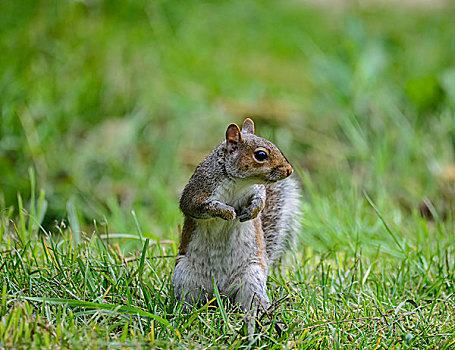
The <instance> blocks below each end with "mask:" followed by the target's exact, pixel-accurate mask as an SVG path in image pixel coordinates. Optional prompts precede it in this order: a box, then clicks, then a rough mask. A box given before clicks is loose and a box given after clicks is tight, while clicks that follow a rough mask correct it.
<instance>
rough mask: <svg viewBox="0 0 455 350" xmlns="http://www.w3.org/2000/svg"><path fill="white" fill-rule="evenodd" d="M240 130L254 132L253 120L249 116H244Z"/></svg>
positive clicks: (245, 132)
mask: <svg viewBox="0 0 455 350" xmlns="http://www.w3.org/2000/svg"><path fill="white" fill-rule="evenodd" d="M242 132H243V133H244V134H254V122H253V120H252V119H250V118H246V119H245V120H244V122H243V125H242Z"/></svg>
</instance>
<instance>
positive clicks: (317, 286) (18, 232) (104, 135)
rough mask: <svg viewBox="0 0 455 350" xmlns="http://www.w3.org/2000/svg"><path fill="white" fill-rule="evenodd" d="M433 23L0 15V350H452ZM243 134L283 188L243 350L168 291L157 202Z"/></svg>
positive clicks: (452, 273)
mask: <svg viewBox="0 0 455 350" xmlns="http://www.w3.org/2000/svg"><path fill="white" fill-rule="evenodd" d="M454 14H455V8H454V6H453V4H452V3H450V2H449V3H448V4H447V5H446V6H445V7H443V8H440V9H431V10H430V9H409V8H400V7H393V8H392V7H387V6H379V5H372V6H371V7H359V6H356V5H354V4H351V5H349V6H346V7H345V8H337V9H328V8H323V7H322V8H318V7H313V6H310V5H307V4H305V3H301V2H297V1H288V2H272V1H264V2H256V1H240V0H239V1H236V0H234V1H229V2H210V1H188V2H180V3H179V4H174V3H172V2H167V1H156V2H150V3H143V2H140V1H134V0H127V1H111V2H109V3H103V2H83V1H79V2H66V1H61V2H52V1H44V0H43V1H37V2H34V3H30V2H27V1H16V2H3V3H1V4H0V49H1V51H2V55H0V110H1V116H0V173H1V176H0V193H1V195H0V210H1V212H0V213H1V214H0V215H1V217H0V219H1V222H0V292H1V293H2V297H1V302H0V348H1V347H4V348H50V347H53V348H93V347H113V348H121V347H141V346H144V347H145V346H152V347H158V348H161V347H163V348H195V347H197V348H198V347H209V346H214V347H233V348H249V347H262V348H282V347H294V346H295V347H298V348H303V349H305V348H307V349H314V348H321V349H327V348H330V349H338V348H362V349H363V348H369V349H390V348H395V349H398V348H419V349H420V348H423V349H425V348H427V349H434V348H439V349H451V348H454V347H455V327H454V324H455V305H454V304H455V302H454V298H453V295H454V288H455V284H454V279H455V267H454V266H455V252H454V238H453V233H454V222H455V221H454V218H455V215H454V214H455V213H454V207H453V203H454V202H455V170H454V169H455V165H454V164H455V154H454V153H455V152H454V151H455V117H454V115H455V114H454V109H455V85H454V81H455V73H454V72H455V71H454V59H453V57H455V46H454V45H453V37H454V35H455V22H454V21H453V17H454ZM244 116H252V117H253V118H254V120H255V121H256V129H257V131H258V133H259V134H260V135H262V136H265V137H268V138H270V139H271V140H273V141H275V142H276V143H277V144H278V145H279V146H280V148H281V149H282V150H283V151H284V153H285V154H286V155H287V157H288V158H289V159H290V160H291V162H292V163H293V165H294V166H295V167H296V168H297V170H298V173H299V176H300V177H301V179H302V187H303V189H304V204H303V208H302V209H303V211H304V213H305V214H304V216H303V217H302V223H303V229H302V232H300V234H299V239H298V246H297V248H296V250H295V251H293V252H290V253H289V254H288V256H287V258H286V259H285V260H284V261H283V262H282V264H280V265H279V266H277V267H276V268H275V269H274V271H273V273H272V274H271V276H270V278H269V291H270V297H271V299H272V300H273V301H275V303H276V309H277V313H279V314H280V318H281V320H283V321H284V322H285V323H286V325H287V331H286V332H285V333H284V334H283V335H282V337H281V338H279V337H278V335H277V333H276V332H275V331H274V329H273V327H272V325H271V324H269V323H270V322H269V321H267V320H262V322H263V323H264V328H263V330H262V332H261V333H258V334H257V339H256V341H255V342H254V343H249V342H248V340H247V339H246V337H245V336H244V335H243V332H242V329H241V328H242V315H241V313H240V311H239V310H237V309H235V308H234V309H232V308H227V307H226V308H224V307H215V306H214V305H215V301H212V303H210V304H208V305H205V306H204V307H202V308H201V309H199V310H193V311H190V312H189V313H184V312H183V311H182V308H181V305H180V304H179V303H177V302H176V301H175V300H174V297H173V291H172V283H171V275H172V271H173V265H174V258H173V257H174V255H175V253H176V249H177V246H176V242H177V241H178V236H179V224H181V222H182V217H181V214H180V213H179V211H178V193H179V191H180V190H181V189H182V187H183V186H184V185H185V183H186V181H187V180H188V177H189V176H190V175H191V173H192V171H194V167H195V166H196V165H197V164H198V162H200V161H201V160H202V159H203V158H204V156H205V155H206V154H207V153H208V152H209V151H210V150H211V149H212V148H213V147H214V145H216V144H217V143H218V142H219V141H220V139H221V138H222V137H223V134H224V128H225V127H226V126H227V125H228V123H230V122H233V121H235V122H238V123H240V122H241V121H242V119H243V117H244ZM275 314H276V313H275Z"/></svg>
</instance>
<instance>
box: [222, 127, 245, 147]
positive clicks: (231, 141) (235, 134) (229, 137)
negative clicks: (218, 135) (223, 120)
mask: <svg viewBox="0 0 455 350" xmlns="http://www.w3.org/2000/svg"><path fill="white" fill-rule="evenodd" d="M241 141H242V134H241V133H240V129H239V127H238V126H237V124H230V125H229V126H228V128H227V130H226V146H227V150H228V152H229V153H232V152H234V151H236V150H237V148H238V145H239V142H241Z"/></svg>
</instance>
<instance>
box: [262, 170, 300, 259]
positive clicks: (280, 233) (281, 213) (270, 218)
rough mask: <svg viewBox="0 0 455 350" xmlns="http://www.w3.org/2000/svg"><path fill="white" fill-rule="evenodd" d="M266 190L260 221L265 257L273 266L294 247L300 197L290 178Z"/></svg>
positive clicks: (297, 229)
mask: <svg viewBox="0 0 455 350" xmlns="http://www.w3.org/2000/svg"><path fill="white" fill-rule="evenodd" d="M266 189H267V199H266V203H265V207H264V209H263V210H262V214H261V219H262V229H263V231H264V236H265V241H266V250H267V255H268V257H269V261H270V264H273V263H274V262H275V261H276V260H277V259H279V258H280V256H281V255H282V254H283V253H284V252H285V251H287V250H289V249H290V248H291V247H292V246H293V245H294V241H295V236H296V233H297V232H298V231H299V230H300V226H301V224H300V221H299V219H300V215H301V195H300V189H299V185H298V183H297V181H296V180H294V179H293V178H292V177H289V178H287V179H285V180H283V181H279V182H277V183H275V184H272V185H267V187H266Z"/></svg>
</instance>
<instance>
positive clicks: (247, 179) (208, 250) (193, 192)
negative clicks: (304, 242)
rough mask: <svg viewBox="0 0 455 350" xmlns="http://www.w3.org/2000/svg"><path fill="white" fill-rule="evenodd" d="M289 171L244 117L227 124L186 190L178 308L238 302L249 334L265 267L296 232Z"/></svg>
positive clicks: (295, 195) (263, 290)
mask: <svg viewBox="0 0 455 350" xmlns="http://www.w3.org/2000/svg"><path fill="white" fill-rule="evenodd" d="M292 173H293V168H292V166H291V164H290V163H289V162H288V160H287V159H286V157H285V156H284V155H283V153H282V152H281V151H280V150H279V149H278V147H277V146H275V145H274V144H273V143H272V142H270V141H269V140H267V139H265V138H262V137H260V136H257V135H255V133H254V122H253V121H252V120H251V119H250V118H247V119H245V121H244V122H243V125H242V130H240V128H239V127H238V126H237V125H236V124H230V125H229V126H228V128H227V130H226V138H225V140H224V141H223V142H221V144H220V145H219V146H218V147H217V148H215V149H214V150H213V151H212V152H211V153H210V154H209V156H207V158H205V159H204V160H203V161H202V163H201V164H199V166H198V167H197V168H196V170H195V172H194V174H193V176H192V177H191V178H190V180H189V182H188V184H187V185H186V186H185V188H184V190H183V193H182V196H181V199H180V210H181V211H182V212H183V214H184V224H183V229H182V232H181V237H180V245H179V250H178V255H177V259H176V263H175V269H174V274H173V277H172V280H173V285H174V294H175V297H176V299H177V300H179V301H182V300H183V301H184V304H185V305H187V306H188V305H195V304H196V305H201V304H203V303H205V302H207V301H208V300H210V299H211V298H213V295H214V286H213V283H215V284H216V287H217V289H218V290H219V293H220V295H224V296H227V297H228V298H229V300H230V301H231V302H233V303H234V304H239V305H240V307H241V308H242V309H243V310H244V312H245V313H246V314H247V315H251V313H253V316H252V317H250V320H252V319H253V321H252V322H253V323H251V322H248V321H247V325H248V334H250V333H251V332H252V331H254V325H255V323H254V317H256V315H257V312H258V310H260V308H263V309H264V311H266V310H267V308H268V307H269V306H270V301H269V298H268V296H267V286H266V283H267V278H268V273H269V269H270V267H271V266H272V265H273V263H274V262H275V261H277V259H279V258H280V257H281V256H282V254H283V253H284V252H285V251H286V250H288V249H289V248H290V247H291V245H292V241H293V237H294V236H295V233H296V232H297V231H298V229H299V219H298V218H299V214H300V206H301V205H300V204H301V202H300V190H299V186H298V183H297V181H296V180H295V179H294V178H293V177H292V176H290V175H291V174H292Z"/></svg>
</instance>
